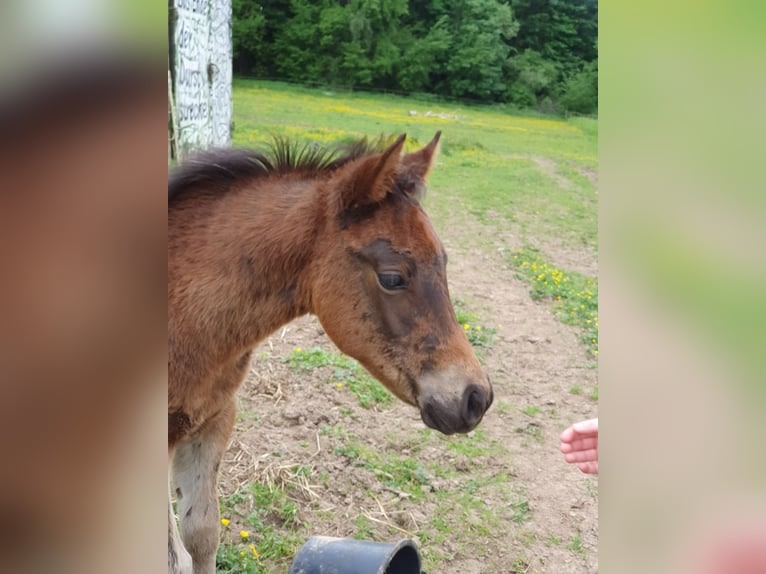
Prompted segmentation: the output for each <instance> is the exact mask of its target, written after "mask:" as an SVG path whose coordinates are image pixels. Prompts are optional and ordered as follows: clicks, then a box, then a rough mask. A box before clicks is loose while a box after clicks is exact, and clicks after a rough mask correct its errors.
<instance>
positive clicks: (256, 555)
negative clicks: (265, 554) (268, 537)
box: [250, 544, 258, 558]
mask: <svg viewBox="0 0 766 574" xmlns="http://www.w3.org/2000/svg"><path fill="white" fill-rule="evenodd" d="M250 550H252V551H253V556H255V557H256V558H258V551H257V550H256V549H255V544H251V545H250Z"/></svg>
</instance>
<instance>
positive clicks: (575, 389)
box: [569, 385, 582, 395]
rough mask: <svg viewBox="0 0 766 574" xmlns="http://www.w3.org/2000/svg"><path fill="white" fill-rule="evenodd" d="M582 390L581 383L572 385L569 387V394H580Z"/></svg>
mask: <svg viewBox="0 0 766 574" xmlns="http://www.w3.org/2000/svg"><path fill="white" fill-rule="evenodd" d="M581 392H582V390H581V389H580V385H572V386H571V387H569V394H570V395H579V394H580V393H581Z"/></svg>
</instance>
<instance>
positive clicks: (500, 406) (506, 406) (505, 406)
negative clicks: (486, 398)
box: [495, 401, 513, 415]
mask: <svg viewBox="0 0 766 574" xmlns="http://www.w3.org/2000/svg"><path fill="white" fill-rule="evenodd" d="M495 408H496V409H497V412H498V413H500V414H501V415H506V414H508V411H510V410H511V409H512V408H513V403H510V402H508V401H498V402H497V406H496V407H495Z"/></svg>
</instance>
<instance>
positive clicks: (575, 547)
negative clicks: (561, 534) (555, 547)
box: [566, 534, 585, 556]
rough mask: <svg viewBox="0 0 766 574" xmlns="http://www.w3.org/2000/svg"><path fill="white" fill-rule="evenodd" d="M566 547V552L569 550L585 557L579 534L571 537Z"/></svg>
mask: <svg viewBox="0 0 766 574" xmlns="http://www.w3.org/2000/svg"><path fill="white" fill-rule="evenodd" d="M566 547H567V550H571V551H572V552H573V553H575V554H577V555H579V556H585V548H583V545H582V538H580V535H579V534H575V535H574V536H572V539H571V540H570V541H569V544H567V546H566Z"/></svg>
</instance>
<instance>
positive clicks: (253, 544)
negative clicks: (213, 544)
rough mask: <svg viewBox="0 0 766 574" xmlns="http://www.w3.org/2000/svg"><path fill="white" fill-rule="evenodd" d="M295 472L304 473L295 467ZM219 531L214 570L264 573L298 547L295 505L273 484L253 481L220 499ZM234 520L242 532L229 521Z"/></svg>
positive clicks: (283, 491) (283, 561)
mask: <svg viewBox="0 0 766 574" xmlns="http://www.w3.org/2000/svg"><path fill="white" fill-rule="evenodd" d="M295 471H296V473H301V472H303V473H305V470H304V469H303V468H302V467H296V469H295ZM220 506H221V517H222V532H221V545H220V546H219V547H218V555H217V557H216V561H217V568H216V571H217V572H219V573H221V572H226V573H229V574H265V573H268V572H273V571H274V568H275V567H276V566H281V565H283V564H285V563H287V562H289V561H290V560H292V557H293V555H294V554H295V552H296V551H297V549H298V547H299V546H300V544H302V540H303V537H302V535H301V534H300V533H299V531H300V530H301V529H302V528H303V527H304V525H303V524H301V523H300V521H299V520H298V514H299V512H298V506H297V505H296V503H295V502H293V501H292V500H291V499H290V498H289V497H288V493H287V492H286V491H285V490H284V489H283V488H280V487H278V486H277V485H274V484H264V483H260V482H255V483H252V484H250V485H249V486H247V487H246V488H244V489H243V490H241V491H239V492H236V493H234V494H232V495H230V496H227V497H223V498H221V500H220ZM232 518H237V522H238V523H240V524H241V525H242V528H243V530H240V531H236V530H235V529H234V528H233V523H230V522H229V521H230V520H231V519H232Z"/></svg>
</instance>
